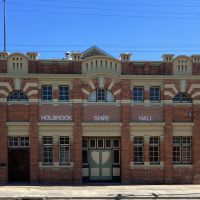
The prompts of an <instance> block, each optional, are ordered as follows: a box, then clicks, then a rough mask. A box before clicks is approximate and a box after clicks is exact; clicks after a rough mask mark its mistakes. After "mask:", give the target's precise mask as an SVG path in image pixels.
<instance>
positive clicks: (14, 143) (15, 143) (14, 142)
mask: <svg viewBox="0 0 200 200" xmlns="http://www.w3.org/2000/svg"><path fill="white" fill-rule="evenodd" d="M8 147H11V148H15V147H19V138H18V137H8Z"/></svg>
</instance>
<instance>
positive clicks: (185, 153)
mask: <svg viewBox="0 0 200 200" xmlns="http://www.w3.org/2000/svg"><path fill="white" fill-rule="evenodd" d="M173 162H174V163H175V164H191V163H192V138H191V137H174V138H173Z"/></svg>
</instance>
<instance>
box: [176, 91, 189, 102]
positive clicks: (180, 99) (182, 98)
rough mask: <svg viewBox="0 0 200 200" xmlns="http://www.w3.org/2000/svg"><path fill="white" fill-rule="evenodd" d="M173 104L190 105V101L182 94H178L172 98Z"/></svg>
mask: <svg viewBox="0 0 200 200" xmlns="http://www.w3.org/2000/svg"><path fill="white" fill-rule="evenodd" d="M173 102H174V103H192V100H191V99H190V98H189V97H188V96H187V95H186V94H184V93H181V92H180V93H178V94H177V95H175V96H174V98H173Z"/></svg>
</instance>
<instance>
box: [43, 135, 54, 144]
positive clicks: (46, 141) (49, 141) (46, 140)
mask: <svg viewBox="0 0 200 200" xmlns="http://www.w3.org/2000/svg"><path fill="white" fill-rule="evenodd" d="M42 143H43V145H52V144H53V137H48V136H44V137H43V138H42Z"/></svg>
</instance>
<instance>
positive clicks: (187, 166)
mask: <svg viewBox="0 0 200 200" xmlns="http://www.w3.org/2000/svg"><path fill="white" fill-rule="evenodd" d="M173 168H193V164H181V163H180V164H173Z"/></svg>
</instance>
